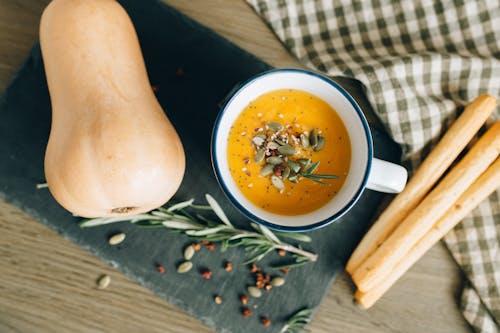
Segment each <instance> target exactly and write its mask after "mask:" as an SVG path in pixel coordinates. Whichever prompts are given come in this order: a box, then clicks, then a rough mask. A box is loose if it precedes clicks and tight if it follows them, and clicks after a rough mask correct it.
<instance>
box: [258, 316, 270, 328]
mask: <svg viewBox="0 0 500 333" xmlns="http://www.w3.org/2000/svg"><path fill="white" fill-rule="evenodd" d="M260 322H261V323H262V325H264V326H265V327H269V326H271V321H270V320H269V318H267V317H262V318H260Z"/></svg>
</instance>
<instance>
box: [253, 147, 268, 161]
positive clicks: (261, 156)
mask: <svg viewBox="0 0 500 333" xmlns="http://www.w3.org/2000/svg"><path fill="white" fill-rule="evenodd" d="M265 155H266V150H265V149H259V150H257V151H256V152H255V156H254V160H255V162H257V163H260V162H262V161H263V160H264V157H265Z"/></svg>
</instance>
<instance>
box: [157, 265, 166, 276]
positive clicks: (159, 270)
mask: <svg viewBox="0 0 500 333" xmlns="http://www.w3.org/2000/svg"><path fill="white" fill-rule="evenodd" d="M156 270H157V271H158V272H160V273H162V274H163V273H165V267H163V266H162V265H160V264H158V265H156Z"/></svg>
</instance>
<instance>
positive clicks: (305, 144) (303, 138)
mask: <svg viewBox="0 0 500 333" xmlns="http://www.w3.org/2000/svg"><path fill="white" fill-rule="evenodd" d="M300 144H301V145H302V147H304V148H307V147H309V139H308V138H307V136H306V135H305V134H304V133H301V134H300Z"/></svg>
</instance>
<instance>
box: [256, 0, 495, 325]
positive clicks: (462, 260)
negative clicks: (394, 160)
mask: <svg viewBox="0 0 500 333" xmlns="http://www.w3.org/2000/svg"><path fill="white" fill-rule="evenodd" d="M247 2H248V3H249V4H250V5H251V6H253V8H254V9H255V11H256V12H257V13H258V14H259V15H260V16H261V17H262V18H263V19H264V20H265V21H266V22H267V23H268V24H269V25H270V27H271V28H272V29H273V30H274V32H275V33H276V35H277V36H278V37H279V39H280V40H281V41H282V42H283V43H284V45H285V46H286V47H287V48H288V49H289V50H290V52H291V53H293V54H294V55H295V56H296V57H297V58H298V59H299V60H300V61H301V62H302V63H304V64H305V65H307V66H308V67H310V68H312V69H314V70H318V71H321V72H324V73H326V74H328V75H331V76H334V75H342V76H348V77H352V78H356V79H357V80H359V81H361V83H362V84H363V85H364V87H365V88H366V94H367V96H368V98H369V100H370V102H371V103H372V105H373V107H374V109H375V112H376V113H377V115H378V116H379V118H380V119H381V121H382V123H383V124H384V125H385V127H386V129H387V131H388V132H389V134H390V135H391V136H392V137H393V139H394V140H395V141H396V142H398V143H399V144H400V145H401V146H402V148H403V160H404V162H405V163H406V164H407V166H408V167H409V169H410V170H411V169H414V168H415V167H416V166H418V164H419V163H420V161H422V159H423V158H424V157H425V156H426V154H428V152H429V151H430V149H432V147H433V146H434V145H435V144H436V143H437V140H438V139H439V138H440V136H441V135H442V134H443V132H444V131H445V130H446V128H447V127H448V126H449V125H450V124H451V123H452V122H453V120H454V119H455V118H456V117H457V116H458V114H460V112H461V111H462V110H463V107H464V106H465V105H466V104H467V103H469V102H470V101H472V100H473V99H474V98H476V97H477V96H478V95H480V94H481V93H485V92H487V93H490V94H491V95H493V96H497V97H500V2H499V1H498V0H493V1H490V0H456V1H449V0H443V1H438V0H436V1H430V0H417V1H390V0H387V1H386V0H373V1H362V0H338V1H331V0H247ZM494 118H496V119H499V118H500V111H499V110H498V109H497V110H495V112H494ZM499 235H500V190H497V191H496V192H495V193H493V194H492V195H491V196H490V197H489V198H488V200H486V201H485V202H483V203H482V204H481V205H480V206H479V207H478V208H477V209H475V210H474V211H473V212H472V213H471V214H470V215H469V216H468V217H467V218H466V219H464V220H463V221H462V222H461V223H460V224H459V225H458V226H457V227H456V228H455V229H454V230H453V231H451V232H450V233H449V234H448V235H447V236H446V237H445V239H444V241H445V242H446V244H447V246H448V248H449V249H450V251H451V253H452V254H453V257H454V258H455V260H456V261H457V262H458V264H459V265H460V266H461V267H462V269H463V271H464V272H465V274H466V276H467V278H468V285H467V286H466V287H465V289H464V291H463V295H462V302H461V303H462V310H463V313H464V316H465V317H466V319H467V320H468V321H469V323H470V324H471V326H472V327H473V328H474V330H475V331H477V332H498V324H499V323H500V295H499V290H500V253H499V239H500V236H499Z"/></svg>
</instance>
